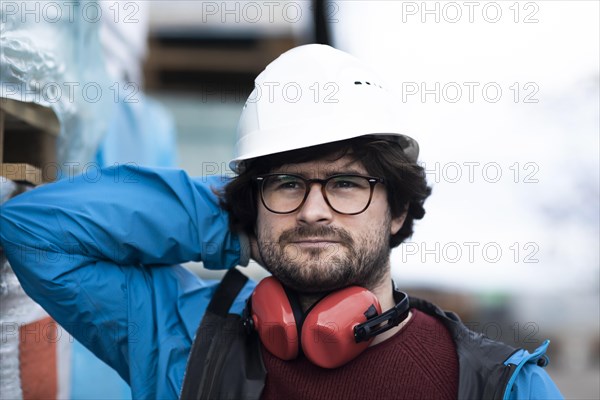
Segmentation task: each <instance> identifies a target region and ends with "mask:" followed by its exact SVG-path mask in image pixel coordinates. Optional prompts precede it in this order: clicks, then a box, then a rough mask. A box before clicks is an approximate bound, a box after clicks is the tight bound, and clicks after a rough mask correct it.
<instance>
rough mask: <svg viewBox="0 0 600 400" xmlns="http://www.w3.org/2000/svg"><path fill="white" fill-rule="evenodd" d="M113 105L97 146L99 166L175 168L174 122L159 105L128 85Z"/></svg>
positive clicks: (167, 112)
mask: <svg viewBox="0 0 600 400" xmlns="http://www.w3.org/2000/svg"><path fill="white" fill-rule="evenodd" d="M128 88H129V90H128V91H127V92H122V93H121V95H120V96H121V97H120V99H119V102H118V103H117V104H115V109H114V113H113V118H112V119H111V121H110V124H109V126H108V130H107V132H106V136H105V137H104V139H103V140H102V143H101V144H100V148H99V149H98V153H97V155H96V160H97V162H98V164H99V165H100V167H105V166H106V167H108V166H113V165H115V164H118V165H122V164H129V163H131V164H135V165H138V166H147V167H175V166H176V165H177V145H176V142H175V139H176V133H175V132H176V128H175V122H174V120H173V118H172V116H171V114H170V113H169V111H168V110H167V109H165V108H164V107H163V106H162V105H161V104H160V103H159V102H157V101H156V100H153V99H151V98H149V97H147V96H145V95H144V94H143V93H142V92H138V91H137V88H136V87H135V86H134V85H130V86H129V87H128Z"/></svg>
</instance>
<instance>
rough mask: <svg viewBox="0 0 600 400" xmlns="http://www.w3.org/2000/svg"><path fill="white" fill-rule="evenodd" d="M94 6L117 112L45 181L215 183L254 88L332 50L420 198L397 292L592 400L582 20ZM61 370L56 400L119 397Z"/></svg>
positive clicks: (570, 8) (594, 334)
mask: <svg viewBox="0 0 600 400" xmlns="http://www.w3.org/2000/svg"><path fill="white" fill-rule="evenodd" d="M7 3H9V2H3V9H2V10H3V13H4V14H3V15H7V9H6V4H7ZM82 3H84V2H82ZM100 4H101V5H102V7H104V8H103V10H104V16H105V17H106V16H109V17H110V18H105V19H104V20H103V28H102V31H101V33H100V36H99V37H100V38H101V42H102V46H103V49H104V50H103V54H104V57H105V60H106V65H107V67H106V71H105V73H106V74H107V76H110V78H108V79H106V85H108V86H110V85H112V84H114V83H115V82H119V85H118V86H117V87H118V88H120V92H119V96H118V101H116V102H113V103H116V104H117V106H115V107H112V111H111V112H110V115H111V116H110V118H107V121H105V122H106V125H107V126H106V127H104V128H103V129H100V128H98V129H99V130H102V132H103V133H102V134H97V133H93V134H86V133H81V134H82V135H88V136H89V135H92V136H93V138H94V139H93V140H91V139H90V141H91V143H92V144H90V145H89V146H88V147H90V148H92V149H94V150H96V151H94V152H93V154H92V156H90V155H89V154H91V153H92V152H90V151H87V152H86V153H85V154H83V153H81V154H80V153H77V154H76V155H73V154H75V153H73V151H71V152H67V151H64V152H63V153H61V152H60V151H59V154H70V156H68V157H67V156H65V157H66V158H60V157H59V160H58V162H59V163H60V162H65V161H69V160H71V161H74V160H76V161H78V162H81V163H85V162H88V161H95V162H98V163H100V164H101V165H112V164H114V163H117V162H118V163H126V162H136V163H138V164H146V165H162V166H178V167H181V168H184V169H185V170H187V171H188V172H189V173H190V175H196V176H202V175H214V174H226V175H230V174H231V171H229V169H228V167H227V163H228V161H229V159H230V158H231V156H232V151H233V145H234V143H235V127H236V124H237V119H238V117H239V114H240V111H241V107H242V106H243V104H244V102H245V100H246V97H247V95H248V94H249V93H250V91H251V89H252V83H253V78H254V76H255V75H256V74H257V73H258V72H260V71H261V70H262V69H263V68H264V66H265V65H266V64H268V63H269V62H270V61H271V60H272V59H274V58H275V57H276V56H277V55H278V54H280V53H281V52H282V51H285V50H286V49H288V48H291V47H293V46H295V45H299V44H304V43H310V42H321V43H330V44H332V45H333V46H334V47H337V48H340V49H342V50H345V51H348V52H350V53H352V54H354V55H356V56H358V57H360V58H363V59H365V60H366V61H368V62H369V63H371V64H372V65H373V66H374V67H375V69H377V70H378V71H380V72H381V74H382V75H383V77H384V78H385V80H387V81H388V83H389V84H390V85H391V86H392V89H393V90H395V91H396V93H397V95H398V99H399V102H400V103H401V107H399V110H398V112H399V114H401V115H403V116H404V118H405V121H406V133H407V134H409V135H410V136H412V137H414V138H415V139H417V140H418V141H419V143H420V145H421V162H422V163H423V166H424V167H425V168H426V170H427V174H428V180H429V182H430V184H431V185H432V186H433V195H432V196H431V198H430V199H429V200H428V202H427V203H426V210H427V216H426V217H425V218H424V219H423V220H422V221H420V222H419V223H418V224H417V226H416V228H415V232H416V233H415V235H414V237H413V238H412V239H411V241H410V242H408V243H405V244H403V245H402V246H401V247H400V248H398V249H396V250H394V252H393V255H392V264H393V272H394V278H395V279H396V281H397V283H398V284H399V286H400V287H401V288H403V289H404V290H406V291H408V292H409V293H410V294H411V295H415V296H420V297H425V298H428V299H430V300H432V301H434V302H437V303H438V304H439V305H441V306H442V307H444V308H447V309H451V310H454V311H457V312H458V313H459V314H460V315H461V316H462V318H463V320H465V321H466V322H467V324H468V325H470V326H471V327H472V328H473V329H475V330H479V331H482V332H484V333H486V334H487V335H488V336H490V337H492V338H497V339H501V340H504V341H506V342H508V343H512V344H515V345H518V346H523V347H525V348H528V349H529V350H532V349H534V348H535V347H537V346H538V345H539V344H541V342H543V340H544V339H546V338H549V339H551V341H552V343H551V345H550V352H549V355H550V359H551V363H550V366H549V367H548V370H549V372H550V374H551V375H552V377H553V378H554V379H555V380H556V382H557V384H558V386H559V387H560V389H561V390H562V392H563V394H564V395H565V396H566V397H567V398H577V399H597V398H600V296H599V292H600V260H599V252H600V250H599V244H598V243H599V237H600V217H599V213H600V210H599V185H600V182H599V181H600V178H599V171H600V166H599V159H600V155H599V151H600V150H599V149H600V143H599V137H600V128H599V119H600V106H599V98H600V91H599V80H600V71H599V68H600V67H599V49H600V43H599V37H600V27H599V4H598V3H597V2H589V1H552V2H550V1H537V2H535V1H534V2H527V1H523V2H485V1H484V2H444V1H441V2H440V1H431V2H411V1H366V0H365V1H329V2H320V1H319V2H316V1H314V2H313V1H308V0H307V1H283V2H253V1H252V2H251V1H242V2H240V1H224V2H212V1H189V0H186V1H151V2H142V1H140V2H131V1H122V2H118V1H105V2H100ZM41 23H43V19H41V22H40V23H38V25H35V24H33V25H32V26H37V27H38V28H39V24H41ZM4 26H5V27H6V26H7V25H4ZM9 28H11V29H12V30H13V31H19V29H17V27H10V26H9ZM2 32H3V35H4V32H6V31H5V30H2ZM111 60H112V61H111ZM3 71H4V70H3ZM2 81H3V82H4V81H5V77H4V76H3V77H2ZM107 92H108V93H111V95H112V94H114V93H115V91H114V90H112V91H110V89H109V90H108V91H107ZM2 97H5V96H2ZM46 105H47V106H50V107H52V105H51V104H46ZM61 112H62V109H56V107H55V113H56V114H58V115H59V117H60V116H61V115H62V114H61ZM65 115H67V114H65ZM69 115H70V114H69ZM86 115H89V113H87V114H86ZM149 115H154V116H156V119H154V120H152V122H150V121H148V119H147V118H146V117H147V116H149ZM69 118H70V117H69ZM69 118H59V119H60V120H61V122H63V121H70V120H71V119H69ZM159 127H160V128H159ZM125 131H126V132H131V134H130V135H129V136H127V135H125V134H124V133H123V132H125ZM148 132H152V134H151V135H148V134H146V133H148ZM59 137H60V138H63V137H64V138H66V137H65V136H64V134H63V135H62V136H60V135H59ZM88 142H89V141H88ZM62 143H63V144H62V146H63V147H64V148H72V146H71V147H69V146H68V143H69V142H65V140H63V142H62ZM64 143H67V144H66V145H65V144H64ZM141 144H143V145H141ZM60 146H61V144H60V140H59V144H58V147H59V149H60ZM74 157H78V158H74ZM5 162H6V159H5ZM189 267H190V268H191V269H193V270H194V271H196V272H197V273H198V274H199V275H201V276H202V277H204V278H206V279H217V278H219V277H220V276H221V273H219V272H214V271H205V270H203V269H202V267H201V265H200V264H193V263H191V264H190V265H189ZM248 270H249V273H250V274H252V275H253V276H254V277H256V278H259V277H262V276H264V275H265V273H264V271H263V270H262V269H261V268H260V267H258V266H257V265H251V266H250V267H248ZM71 360H72V363H71V369H72V373H71V380H72V381H73V384H72V386H71V388H70V396H71V398H90V399H91V398H100V397H101V398H123V397H125V396H127V387H126V385H125V384H124V383H123V382H120V383H117V382H119V379H118V378H117V377H116V374H115V373H114V372H112V371H110V370H109V369H108V368H106V367H102V366H101V363H100V362H99V361H95V360H94V357H93V356H91V355H90V354H89V353H86V351H85V350H84V349H83V348H81V347H77V344H75V345H74V347H73V349H72V355H71ZM98 377H102V379H98ZM107 383H109V384H107Z"/></svg>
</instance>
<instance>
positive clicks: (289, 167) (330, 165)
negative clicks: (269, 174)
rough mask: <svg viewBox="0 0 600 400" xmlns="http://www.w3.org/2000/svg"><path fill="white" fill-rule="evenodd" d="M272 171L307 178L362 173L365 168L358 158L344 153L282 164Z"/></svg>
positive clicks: (365, 171) (364, 172) (364, 171)
mask: <svg viewBox="0 0 600 400" xmlns="http://www.w3.org/2000/svg"><path fill="white" fill-rule="evenodd" d="M273 172H282V173H288V174H298V175H302V176H304V177H307V178H325V177H328V176H331V175H337V174H361V175H364V174H366V173H367V170H366V168H365V166H364V165H363V163H362V162H360V160H356V159H355V158H354V157H351V156H349V155H345V156H343V157H336V156H328V157H323V158H320V159H317V160H312V161H306V162H302V163H293V164H292V163H290V164H284V165H282V166H280V167H278V168H275V169H274V170H273Z"/></svg>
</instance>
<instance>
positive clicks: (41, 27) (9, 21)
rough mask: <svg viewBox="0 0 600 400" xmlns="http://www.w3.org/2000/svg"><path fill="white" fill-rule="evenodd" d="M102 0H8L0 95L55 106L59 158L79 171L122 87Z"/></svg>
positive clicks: (0, 31) (1, 35) (0, 41)
mask: <svg viewBox="0 0 600 400" xmlns="http://www.w3.org/2000/svg"><path fill="white" fill-rule="evenodd" d="M101 18H102V10H101V7H100V5H99V4H98V3H97V2H96V1H88V0H81V1H71V2H53V1H35V2H17V1H14V2H12V1H3V2H2V3H1V6H0V97H5V98H10V99H14V100H18V101H25V102H33V103H37V104H40V105H42V106H45V107H50V108H51V109H53V110H54V112H55V113H56V115H57V116H58V119H59V121H60V125H61V132H60V137H59V142H58V149H57V159H58V161H59V164H61V165H60V167H61V168H64V167H63V166H62V165H63V164H65V163H69V164H68V165H69V168H70V170H71V171H74V172H77V171H79V170H80V169H81V168H82V167H83V166H84V165H85V163H86V162H89V161H92V160H93V159H94V156H95V153H96V150H97V147H98V143H99V142H100V140H101V138H102V135H103V134H104V132H105V129H106V124H107V121H109V120H110V117H111V112H112V110H113V106H114V104H112V103H113V102H114V99H115V98H118V96H117V94H118V90H119V87H118V86H117V87H115V85H114V84H111V82H110V81H109V78H108V75H107V73H106V69H105V63H104V60H103V53H102V48H101V46H100V41H99V30H100V20H101Z"/></svg>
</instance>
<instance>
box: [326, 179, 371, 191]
mask: <svg viewBox="0 0 600 400" xmlns="http://www.w3.org/2000/svg"><path fill="white" fill-rule="evenodd" d="M330 187H331V188H332V189H347V190H351V189H363V188H365V187H368V181H367V180H366V179H365V178H363V177H360V176H336V177H334V178H333V179H331V181H330Z"/></svg>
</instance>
